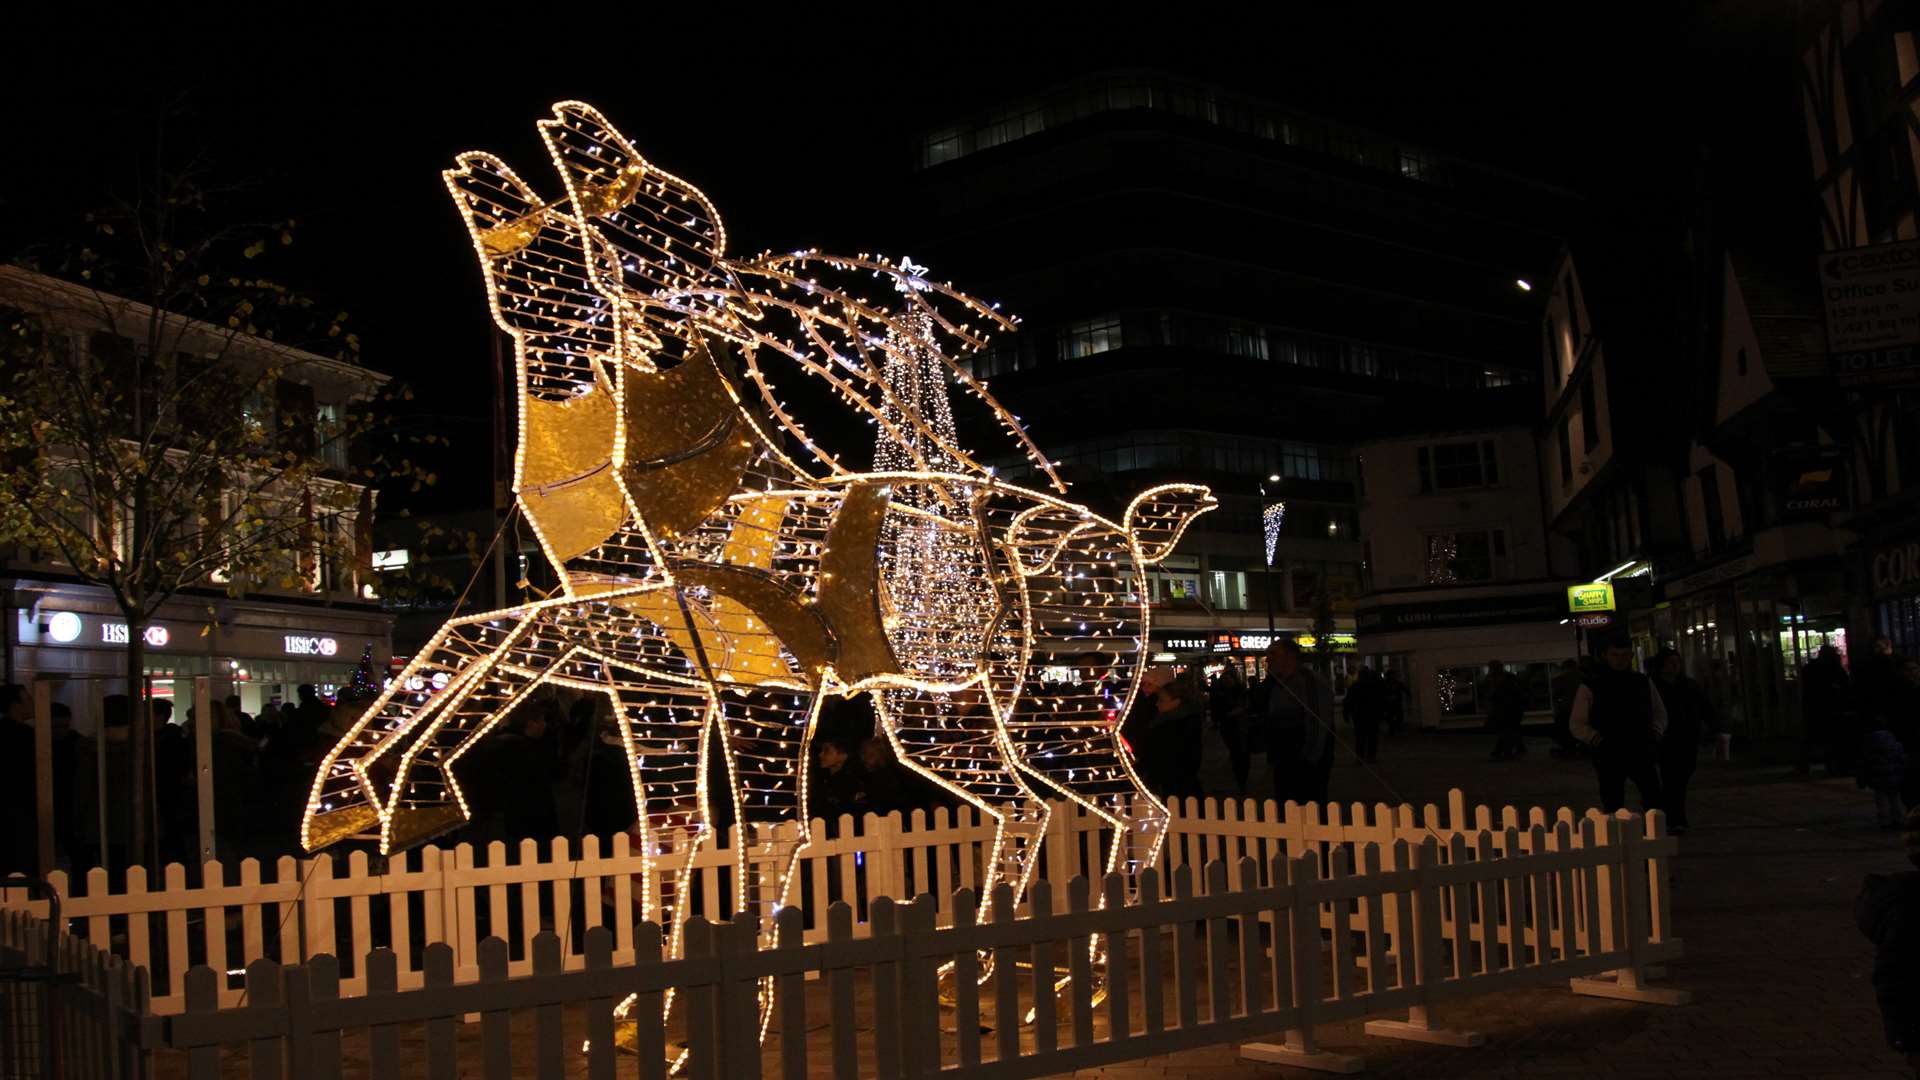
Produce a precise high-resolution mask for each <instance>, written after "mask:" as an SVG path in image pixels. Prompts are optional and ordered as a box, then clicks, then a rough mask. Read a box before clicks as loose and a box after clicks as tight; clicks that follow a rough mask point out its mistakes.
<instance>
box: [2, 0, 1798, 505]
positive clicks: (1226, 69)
mask: <svg viewBox="0 0 1920 1080" xmlns="http://www.w3.org/2000/svg"><path fill="white" fill-rule="evenodd" d="M1036 6H1037V5H1036ZM1300 6H1303V7H1304V6H1305V5H1300ZM1350 6H1353V7H1358V5H1350ZM1572 6H1574V5H1542V4H1537V3H1536V4H1529V5H1525V6H1512V7H1505V6H1502V5H1493V4H1487V5H1458V4H1453V5H1425V6H1423V7H1420V8H1418V9H1416V10H1418V11H1420V12H1424V14H1409V13H1408V11H1405V10H1401V6H1400V5H1392V6H1383V7H1381V8H1379V9H1375V10H1370V11H1362V12H1358V13H1357V14H1355V15H1352V16H1349V17H1346V18H1344V19H1294V20H1292V21H1287V22H1260V23H1252V22H1222V21H1207V22H1194V23H1192V24H1189V25H1185V26H1182V27H1178V28H1169V27H1165V26H1162V25H1158V24H1153V23H1147V22H1139V23H1132V24H1126V23H1121V24H1118V25H1109V26H1108V27H1107V28H1105V29H1101V30H1096V29H1094V28H1092V27H1091V26H1090V25H1089V24H1088V23H1087V22H1086V21H1084V20H1082V19H1077V18H1076V19H1071V20H1069V19H1064V18H1062V19H1057V20H1047V19H1042V20H1039V21H1037V22H1036V21H1034V20H1031V19H1027V20H1022V21H1020V22H1017V23H1015V22H1010V21H996V20H995V18H994V17H993V16H992V15H991V14H990V13H989V12H990V9H988V8H984V7H962V6H953V7H946V8H932V7H917V8H892V9H884V11H885V13H884V14H874V15H872V16H871V17H869V18H866V19H862V18H859V17H856V16H850V15H846V14H837V13H836V14H832V15H828V14H825V13H824V12H825V10H826V9H825V7H824V6H820V7H818V8H817V10H819V11H820V12H822V14H820V15H819V16H818V17H817V18H813V19H807V20H800V19H789V20H786V21H780V20H768V19H766V18H764V17H763V16H760V15H759V14H757V13H756V11H755V9H754V8H752V7H748V6H745V5H739V6H727V7H722V6H718V5H709V6H704V7H694V8H689V9H687V10H689V11H692V12H694V14H692V15H689V16H686V17H684V18H673V17H669V18H661V17H658V16H655V15H652V14H647V12H648V11H649V9H653V8H657V7H659V5H622V6H620V7H617V8H609V9H608V10H609V11H617V12H631V13H633V14H631V15H623V16H620V17H609V18H607V19H606V20H605V21H603V22H601V23H597V24H596V23H592V22H587V23H585V24H583V25H579V26H574V27H567V26H561V25H558V23H559V22H560V20H561V19H562V16H560V15H559V14H557V12H559V11H561V10H564V9H559V8H555V9H550V10H544V11H540V12H539V13H538V14H535V15H532V16H501V17H497V18H496V17H493V16H484V17H477V18H474V19H470V20H460V19H455V18H453V17H448V18H446V19H434V20H431V21H421V22H418V23H413V24H409V23H407V22H405V21H403V20H395V19H392V18H384V19H378V20H375V19H372V18H371V17H369V18H366V19H365V21H363V22H358V23H356V22H354V21H353V20H351V19H344V18H343V19H333V20H329V21H327V22H325V23H324V24H322V23H316V24H313V25H308V26H299V25H292V24H289V25H284V26H280V27H276V28H274V29H272V30H267V29H261V30H259V31H258V32H254V31H251V30H249V29H247V27H246V26H245V25H244V24H241V25H238V26H236V24H235V23H233V22H232V21H228V20H218V21H214V20H209V21H207V22H205V23H196V24H192V25H183V24H182V23H181V22H179V21H178V20H169V21H164V22H161V21H152V22H147V23H144V24H143V23H141V22H139V21H137V20H136V21H133V22H128V21H124V20H118V19H116V20H112V21H111V25H107V24H106V23H101V24H99V25H86V24H79V23H72V22H65V23H62V22H53V21H49V22H43V23H39V24H28V25H26V26H25V27H24V28H22V29H21V30H20V32H18V33H16V34H15V35H13V36H14V45H15V49H14V51H15V52H16V54H17V56H18V57H23V59H18V60H17V61H16V62H15V63H14V64H13V66H12V67H11V70H10V71H9V72H8V74H7V76H6V82H7V92H6V93H5V94H4V95H0V123H3V124H4V127H3V128H0V131H4V133H5V137H6V140H5V144H4V145H7V146H8V147H9V150H8V152H7V153H6V154H5V155H4V157H0V161H4V164H0V245H4V249H3V250H0V255H9V256H10V255H12V254H13V253H15V252H16V251H17V250H19V248H20V245H22V244H23V243H25V242H27V241H30V240H36V239H41V240H44V239H48V238H57V237H59V236H61V235H62V234H63V233H65V234H67V235H72V234H73V233H72V225H71V223H72V222H74V221H75V219H76V217H77V215H78V213H79V212H81V211H82V210H84V209H85V208H86V207H87V206H88V205H90V204H92V203H93V202H95V201H96V200H97V198H98V195H99V193H100V192H101V190H102V189H103V188H104V187H105V186H106V185H108V184H122V185H124V184H125V183H126V182H127V181H126V178H127V177H128V176H129V175H130V169H131V167H132V166H131V162H132V160H133V156H132V155H133V153H134V152H135V151H136V150H138V149H142V148H144V147H145V146H148V145H150V144H151V141H152V138H153V132H154V131H155V130H156V125H155V123H154V120H153V117H154V115H155V114H156V113H157V112H159V111H163V110H166V109H171V111H172V117H173V118H172V119H171V121H170V122H169V126H168V129H167V130H168V132H169V139H170V141H171V142H172V143H173V145H175V146H186V145H195V146H199V147H202V148H204V150H205V151H206V152H207V154H208V155H209V157H210V158H211V160H212V162H213V164H214V168H215V170H216V172H217V173H218V174H220V175H221V176H223V177H225V178H227V179H230V180H243V181H246V182H248V183H249V184H250V186H251V190H250V193H249V194H248V196H246V198H247V199H248V200H251V201H252V202H254V203H256V204H257V212H259V213H261V214H263V215H269V216H275V217H280V216H293V217H297V218H299V219H301V221H302V225H303V228H302V229H301V230H300V234H299V239H298V241H297V243H298V246H299V255H300V256H301V257H300V258H299V259H298V260H290V261H292V262H293V263H294V266H295V270H294V274H295V276H296V278H297V279H298V280H297V282H296V283H297V284H299V285H302V286H304V287H306V288H307V289H309V290H311V291H313V292H315V293H318V294H320V295H322V296H325V297H327V298H329V300H330V301H332V302H337V303H338V305H339V306H340V307H341V308H344V309H346V310H348V311H350V312H352V313H353V317H354V323H355V325H356V327H357V328H358V330H359V333H360V335H361V337H362V339H363V340H364V342H365V354H364V356H365V360H366V362H367V363H368V364H370V365H372V366H374V367H376V368H379V369H381V370H384V371H387V372H390V373H392V374H394V375H396V376H398V377H400V378H403V379H406V380H408V381H409V382H411V383H412V384H414V385H415V386H416V387H417V389H418V392H419V398H418V400H417V401H416V405H417V406H418V407H419V408H420V410H421V415H420V416H419V417H418V422H420V423H422V424H428V425H432V426H434V427H436V428H437V429H438V430H440V431H442V432H444V433H445V434H447V435H449V436H451V437H453V438H455V439H457V440H460V441H461V442H462V443H465V444H466V445H470V446H476V447H477V446H478V445H481V444H483V443H484V440H485V439H486V428H485V425H484V419H483V418H484V415H485V410H486V389H487V382H486V358H487V349H488V341H487V332H488V324H487V322H486V319H485V314H484V307H483V300H482V297H481V295H480V291H479V290H480V286H479V278H478V271H477V269H476V268H475V267H474V265H473V263H472V259H471V257H470V255H469V253H468V252H469V249H468V248H467V246H466V243H465V240H464V237H463V236H462V235H461V232H460V229H459V225H458V220H457V217H456V215H455V214H454V212H453V209H452V207H451V205H450V204H449V202H448V200H447V197H446V195H445V192H444V190H443V188H442V187H441V184H440V180H439V175H438V173H439V170H440V169H441V168H443V167H445V165H447V164H448V163H449V162H450V160H451V158H452V156H453V155H454V154H455V153H457V152H459V151H461V150H465V149H488V150H493V151H495V152H497V153H500V154H501V155H502V156H504V157H507V158H508V159H509V160H510V161H515V162H524V163H525V164H524V165H523V166H522V170H523V172H525V173H527V174H528V175H529V176H534V177H542V178H544V175H545V172H544V170H545V166H544V155H543V154H542V153H541V152H540V151H539V148H538V143H537V140H536V138H535V136H534V132H533V123H534V122H535V121H536V120H538V119H540V118H541V117H543V116H545V115H547V106H548V104H549V103H550V102H552V101H554V100H556V99H559V98H564V97H579V98H584V99H586V100H588V101H592V102H594V103H595V104H596V105H598V106H599V107H600V108H602V109H603V110H604V111H606V112H607V113H608V114H609V115H610V116H612V117H613V119H614V120H615V122H616V123H618V124H620V125H621V127H622V128H623V130H625V131H626V132H627V134H628V135H629V136H630V137H631V138H633V139H634V141H635V142H636V143H638V144H639V145H640V146H641V148H642V150H643V152H645V153H646V154H647V155H648V156H649V157H650V158H652V159H653V160H654V161H655V162H657V163H658V164H660V165H661V166H662V167H664V168H666V169H668V170H670V171H673V172H676V173H679V174H680V175H682V176H685V177H686V178H688V179H689V180H692V181H693V182H694V183H696V184H698V185H699V186H701V187H702V188H704V189H705V190H706V191H707V192H708V193H709V194H710V195H711V196H713V198H714V199H715V201H716V203H717V204H718V206H719V207H720V209H721V211H722V213H723V214H724V215H725V216H726V219H727V224H728V228H729V232H730V233H731V234H732V236H733V238H734V240H733V243H732V246H733V248H734V249H735V250H737V251H746V250H758V249H760V248H763V247H778V248H782V249H786V248H793V247H798V246H802V245H818V246H821V247H824V248H826V249H828V250H841V251H859V250H882V251H890V252H902V251H906V252H910V251H911V243H912V240H913V236H914V231H915V226H914V224H913V222H912V220H911V218H912V213H911V206H910V205H905V206H904V207H903V204H902V203H901V202H900V201H899V193H900V192H901V191H902V190H903V187H904V183H905V181H906V179H907V176H908V173H907V169H906V165H907V162H908V160H909V150H908V147H909V145H910V144H909V139H908V137H909V136H910V134H911V133H912V132H913V131H914V130H916V129H918V128H921V127H924V126H927V125H929V124H932V123H935V122H938V121H939V120H941V119H943V118H945V117H946V116H948V115H950V114H952V113H953V112H954V111H956V110H963V109H967V108H969V107H970V106H975V105H978V104H981V103H984V102H987V101H990V100H992V99H994V98H997V97H1000V96H1002V95H1005V94H1012V93H1016V92H1018V91H1020V90H1021V89H1024V88H1028V87H1035V86H1044V85H1046V84H1049V83H1052V82H1056V81H1060V80H1063V79H1066V78H1069V77H1071V76H1073V75H1074V74H1076V73H1078V72H1083V71H1086V70H1089V69H1094V68H1102V67H1124V66H1155V67H1168V68H1173V69H1176V70H1184V71H1188V72H1191V73H1194V74H1198V75H1202V76H1204V77H1207V78H1210V79H1214V80H1218V81H1223V82H1227V83H1230V84H1233V85H1236V86H1238V87H1240V88H1243V89H1246V90H1250V91H1254V92H1258V93H1261V94H1264V95H1267V96H1270V97H1273V98H1275V99H1277V100H1280V101H1283V102H1287V103H1291V104H1294V105H1296V106H1299V107H1303V108H1307V109H1310V110H1313V111H1318V112H1322V113H1325V114H1328V115H1331V116H1335V117H1339V118H1344V119H1349V120H1352V121H1357V122H1360V123H1364V124H1368V125H1370V126H1375V127H1378V128H1380V129H1383V130H1385V131H1388V132H1390V133H1401V134H1410V135H1413V136H1415V137H1417V138H1420V139H1422V140H1425V141H1430V142H1433V143H1435V144H1437V145H1440V146H1441V147H1443V148H1451V149H1454V150H1456V151H1458V152H1460V153H1462V154H1464V155H1466V156H1474V157H1479V158H1482V159H1483V160H1489V161H1492V162H1494V163H1497V164H1501V165H1504V166H1506V167H1508V168H1511V169H1514V170H1516V171H1520V172H1526V173H1530V174H1533V175H1537V176H1540V177H1542V178H1545V179H1550V180H1553V181H1555V182H1558V183H1561V184H1565V185H1567V186H1570V187H1574V188H1577V189H1580V190H1584V191H1587V192H1589V193H1590V194H1592V195H1593V196H1594V197H1595V198H1596V199H1597V200H1600V201H1602V202H1604V203H1605V204H1607V205H1608V206H1618V207H1631V208H1634V213H1635V214H1640V215H1644V214H1646V213H1665V212H1669V211H1671V210H1672V209H1673V208H1674V207H1675V206H1676V205H1677V204H1678V202H1679V201H1680V200H1679V197H1680V196H1681V195H1683V194H1684V191H1685V190H1686V189H1687V187H1688V186H1689V185H1690V184H1691V180H1690V172H1691V169H1692V162H1693V161H1694V160H1695V159H1696V157H1697V155H1698V148H1699V147H1700V146H1702V145H1711V146H1712V147H1713V154H1714V157H1713V160H1714V162H1715V167H1716V169H1717V170H1718V171H1720V172H1721V173H1722V174H1725V175H1730V176H1734V177H1737V178H1739V180H1740V182H1739V183H1738V184H1725V185H1722V186H1725V187H1727V188H1729V189H1730V190H1732V191H1733V192H1734V193H1735V195H1736V198H1735V199H1734V200H1733V201H1734V202H1735V203H1737V204H1739V205H1738V206H1736V207H1734V208H1733V210H1734V211H1737V212H1738V213H1739V214H1744V215H1746V216H1748V217H1751V218H1753V219H1755V220H1762V221H1764V220H1767V219H1768V218H1769V217H1776V216H1777V217H1789V218H1791V219H1793V220H1798V221H1806V220H1810V215H1808V214H1806V212H1805V207H1806V201H1805V200H1806V195H1805V192H1806V190H1807V184H1806V180H1805V164H1804V152H1803V151H1802V150H1801V147H1800V142H1799V140H1800V137H1801V136H1800V130H1799V127H1798V118H1797V115H1796V113H1795V112H1794V103H1793V96H1792V95H1793V82H1792V80H1793V64H1792V58H1793V52H1794V50H1793V40H1794V38H1793V20H1794V13H1795V11H1796V8H1797V5H1794V4H1790V3H1766V2H1747V3H1735V2H1731V0H1728V2H1720V3H1706V4H1694V5H1690V4H1686V3H1680V2H1677V0H1674V2H1663V3H1652V4H1629V3H1620V4H1606V5H1591V6H1583V7H1585V8H1586V10H1582V11H1580V12H1577V13H1568V12H1565V11H1562V10H1560V9H1563V8H1568V7H1572ZM394 7H395V8H398V7H399V5H395V6H394ZM250 10H252V11H253V12H255V13H256V14H257V12H258V9H257V8H256V9H250ZM333 10H344V9H333ZM474 10H475V11H478V10H480V9H478V8H476V9H474ZM520 10H523V11H535V10H538V9H530V8H529V9H520ZM1029 10H1030V9H1029ZM1082 10H1088V9H1082ZM1102 10H1107V9H1102ZM1111 10H1113V11H1121V10H1124V9H1121V8H1115V9H1111ZM1192 10H1194V11H1196V12H1200V13H1205V12H1209V11H1218V10H1224V9H1223V8H1219V7H1211V8H1209V7H1208V6H1205V5H1202V6H1200V7H1198V8H1194V9H1192ZM963 284H964V283H963ZM470 460H472V461H482V460H484V458H480V457H479V456H478V455H476V456H475V457H474V458H472V459H470ZM448 472H449V482H448V483H447V484H446V485H444V488H445V490H443V491H442V492H441V493H440V494H439V495H438V496H437V497H436V498H435V499H434V500H432V501H435V502H443V501H456V502H457V501H464V500H466V499H469V498H480V497H484V495H483V493H484V475H478V474H477V472H478V471H477V470H475V469H472V468H469V469H464V470H461V469H450V470H448Z"/></svg>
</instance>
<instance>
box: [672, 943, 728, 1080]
mask: <svg viewBox="0 0 1920 1080" xmlns="http://www.w3.org/2000/svg"><path fill="white" fill-rule="evenodd" d="M715 936H716V935H715V933H714V925H713V924H712V923H710V922H708V921H707V918H706V916H704V915H695V916H694V917H693V918H691V919H688V920H687V924H686V929H685V930H684V931H682V933H681V941H682V949H683V950H684V951H685V954H686V955H687V956H688V957H698V958H705V957H711V956H713V955H715V954H716V953H717V952H718V951H719V948H718V944H717V942H715V940H714V938H715ZM679 996H680V998H681V999H682V1000H683V1001H684V1002H686V1010H687V1060H686V1070H687V1072H686V1075H687V1076H689V1077H692V1078H693V1080H714V1078H715V1077H718V1076H719V1075H720V1072H719V1068H718V1065H719V1056H720V1053H719V1037H720V1035H719V1032H718V1031H716V1030H714V1029H715V1027H716V1017H715V1013H717V1012H718V1008H717V1006H718V1005H719V1002H718V1000H717V998H718V996H719V986H718V985H717V984H715V983H703V984H700V985H696V986H689V987H686V988H684V989H682V990H681V991H680V994H679Z"/></svg>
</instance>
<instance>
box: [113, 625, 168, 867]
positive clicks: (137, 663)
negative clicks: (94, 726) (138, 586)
mask: <svg viewBox="0 0 1920 1080" xmlns="http://www.w3.org/2000/svg"><path fill="white" fill-rule="evenodd" d="M121 614H123V615H125V616H126V619H127V720H128V723H130V724H131V725H132V727H131V729H130V730H129V731H128V732H127V753H128V755H129V757H130V758H131V763H130V768H129V769H128V770H127V772H128V774H129V776H128V779H129V783H128V784H127V790H126V792H125V793H124V795H123V796H122V797H124V798H125V799H126V800H127V864H128V865H129V866H144V867H146V868H147V873H148V874H149V875H151V874H152V873H153V872H154V869H155V865H156V860H155V859H154V857H153V852H152V851H151V850H150V846H151V844H152V842H153V840H154V834H155V831H156V830H155V829H154V814H153V813H152V807H153V782H152V781H153V713H152V710H151V709H150V708H149V705H150V703H149V702H148V701H147V698H146V666H147V621H146V619H144V618H142V617H140V615H139V614H138V613H136V612H133V611H128V610H125V609H122V611H121ZM103 737H104V736H103ZM102 824H103V827H102V828H101V830H100V831H101V835H102V837H103V838H104V837H105V836H106V832H107V830H106V828H105V827H104V823H102ZM102 842H103V843H104V842H105V841H104V839H103V841H102Z"/></svg>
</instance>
